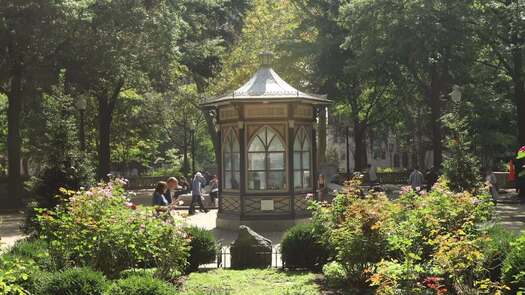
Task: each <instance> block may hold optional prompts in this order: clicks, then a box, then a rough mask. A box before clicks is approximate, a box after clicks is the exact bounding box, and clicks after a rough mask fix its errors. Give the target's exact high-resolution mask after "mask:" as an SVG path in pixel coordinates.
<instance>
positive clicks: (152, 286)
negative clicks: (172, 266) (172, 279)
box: [106, 275, 177, 295]
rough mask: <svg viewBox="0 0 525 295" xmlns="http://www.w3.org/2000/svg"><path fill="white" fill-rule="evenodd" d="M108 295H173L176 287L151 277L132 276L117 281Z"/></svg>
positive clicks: (110, 288) (109, 289)
mask: <svg viewBox="0 0 525 295" xmlns="http://www.w3.org/2000/svg"><path fill="white" fill-rule="evenodd" d="M106 294H108V295H109V294H111V295H173V294H177V292H176V290H175V287H174V286H173V285H170V284H169V283H167V282H165V281H162V280H159V279H156V278H154V277H153V276H151V275H131V276H129V277H127V278H125V279H120V280H117V281H115V282H114V283H113V284H112V285H111V286H110V287H109V288H108V291H107V293H106Z"/></svg>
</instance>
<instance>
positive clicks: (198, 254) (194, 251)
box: [185, 226, 218, 273]
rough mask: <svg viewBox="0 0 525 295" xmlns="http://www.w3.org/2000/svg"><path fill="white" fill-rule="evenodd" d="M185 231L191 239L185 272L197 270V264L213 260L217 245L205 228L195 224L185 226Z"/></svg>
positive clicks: (215, 255)
mask: <svg viewBox="0 0 525 295" xmlns="http://www.w3.org/2000/svg"><path fill="white" fill-rule="evenodd" d="M185 231H186V233H187V234H188V235H189V238H190V239H191V242H190V245H189V246H190V252H189V253H190V255H189V257H188V265H187V266H186V272H187V273H189V272H194V271H197V270H198V269H199V265H201V264H206V263H212V262H214V261H215V258H216V257H217V252H218V249H217V248H218V247H217V241H216V240H215V237H214V236H213V234H212V233H211V232H209V231H208V230H206V229H202V228H200V227H196V226H191V227H187V228H185Z"/></svg>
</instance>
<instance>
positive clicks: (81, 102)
mask: <svg viewBox="0 0 525 295" xmlns="http://www.w3.org/2000/svg"><path fill="white" fill-rule="evenodd" d="M75 107H76V108H77V110H79V112H80V130H79V138H80V150H81V151H86V134H85V131H84V125H85V122H84V115H85V112H86V108H87V100H86V98H85V97H84V96H79V97H78V98H77V100H76V102H75Z"/></svg>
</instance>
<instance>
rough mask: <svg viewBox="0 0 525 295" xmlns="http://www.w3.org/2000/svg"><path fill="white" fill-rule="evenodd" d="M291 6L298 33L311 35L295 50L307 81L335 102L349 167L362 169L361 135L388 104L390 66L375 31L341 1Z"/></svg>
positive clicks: (303, 0)
mask: <svg viewBox="0 0 525 295" xmlns="http://www.w3.org/2000/svg"><path fill="white" fill-rule="evenodd" d="M294 3H295V4H296V5H298V7H299V11H302V12H303V14H302V18H301V24H300V26H299V28H298V30H300V31H301V32H312V33H310V38H306V39H305V40H304V41H303V49H302V50H300V51H299V52H301V53H303V54H306V55H308V56H310V58H311V60H312V74H311V76H310V81H312V83H315V85H317V87H318V89H319V90H318V91H319V92H324V93H327V94H328V97H330V98H331V99H333V100H335V101H336V111H337V112H338V113H339V114H341V115H342V118H344V119H343V120H344V122H342V123H343V124H346V125H348V126H351V127H352V129H353V138H354V144H355V146H354V160H355V167H354V168H355V169H356V170H362V169H364V168H366V165H367V148H366V147H367V140H366V135H367V132H368V131H369V130H370V128H371V127H372V126H374V125H376V124H378V123H379V122H381V120H383V118H382V117H383V115H384V114H385V112H384V111H385V110H386V109H387V108H388V107H389V105H390V103H391V102H392V99H391V95H390V93H391V90H392V89H391V86H392V83H391V81H392V77H391V75H393V74H394V71H393V70H394V68H393V64H392V63H391V62H390V60H389V59H388V58H386V55H385V54H383V52H382V51H381V50H382V49H378V48H377V46H378V45H380V43H379V41H380V40H379V39H380V36H381V34H380V32H379V29H380V27H379V26H378V25H376V24H375V23H374V19H373V18H371V17H370V16H368V17H363V16H362V15H361V12H360V11H359V10H357V9H356V7H354V6H346V5H345V3H346V1H324V0H295V1H294ZM314 81H315V82H314Z"/></svg>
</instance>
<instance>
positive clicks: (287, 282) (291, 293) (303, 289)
mask: <svg viewBox="0 0 525 295" xmlns="http://www.w3.org/2000/svg"><path fill="white" fill-rule="evenodd" d="M181 293H182V294H185V295H201V294H217V295H219V294H220V295H226V294H228V295H244V294H247V293H249V294H261V295H314V294H315V295H317V294H319V293H320V290H319V286H318V285H317V284H316V283H315V276H314V274H312V273H303V272H283V271H279V270H276V269H247V270H227V269H217V270H213V271H208V272H194V273H191V274H190V275H189V276H188V279H187V280H186V282H185V283H184V286H183V288H182V289H181Z"/></svg>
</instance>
